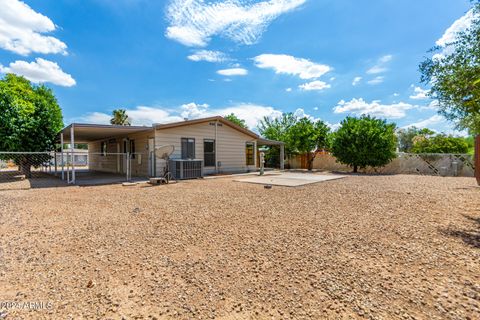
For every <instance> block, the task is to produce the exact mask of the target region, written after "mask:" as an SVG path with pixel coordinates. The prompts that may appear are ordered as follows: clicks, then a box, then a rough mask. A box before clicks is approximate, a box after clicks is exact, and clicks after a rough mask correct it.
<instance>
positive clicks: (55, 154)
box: [53, 151, 58, 176]
mask: <svg viewBox="0 0 480 320" xmlns="http://www.w3.org/2000/svg"><path fill="white" fill-rule="evenodd" d="M53 156H54V157H55V158H54V159H55V160H54V164H55V176H57V173H58V172H57V151H55V152H53Z"/></svg>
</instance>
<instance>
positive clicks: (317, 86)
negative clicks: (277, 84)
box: [298, 80, 331, 91]
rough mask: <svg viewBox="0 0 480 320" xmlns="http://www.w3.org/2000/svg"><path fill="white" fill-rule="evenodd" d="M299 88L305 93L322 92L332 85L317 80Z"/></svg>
mask: <svg viewBox="0 0 480 320" xmlns="http://www.w3.org/2000/svg"><path fill="white" fill-rule="evenodd" d="M298 87H299V88H300V89H302V90H304V91H321V90H325V89H329V88H331V85H329V84H328V83H326V82H323V81H320V80H315V81H312V82H308V83H305V84H302V85H299V86H298Z"/></svg>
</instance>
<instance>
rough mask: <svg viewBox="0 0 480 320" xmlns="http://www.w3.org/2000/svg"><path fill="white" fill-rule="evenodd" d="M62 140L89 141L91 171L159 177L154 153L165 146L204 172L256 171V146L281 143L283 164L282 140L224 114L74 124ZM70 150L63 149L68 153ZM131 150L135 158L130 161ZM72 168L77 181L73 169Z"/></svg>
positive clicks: (162, 165)
mask: <svg viewBox="0 0 480 320" xmlns="http://www.w3.org/2000/svg"><path fill="white" fill-rule="evenodd" d="M59 140H60V142H61V143H62V145H63V143H69V144H70V145H74V144H76V143H87V144H88V159H89V165H88V167H89V170H90V171H93V172H108V173H117V174H125V173H127V171H129V172H130V174H131V176H134V177H155V176H158V175H160V174H161V173H162V172H163V170H164V168H165V166H166V165H167V164H166V161H165V160H163V159H160V158H158V157H156V156H155V152H154V151H155V149H156V148H159V147H161V146H165V145H173V146H174V148H175V150H174V152H173V154H171V155H170V159H172V160H174V161H178V162H192V163H193V162H195V163H197V166H201V167H200V170H201V175H202V176H203V175H210V174H223V173H240V172H251V171H256V170H257V168H258V167H259V159H258V148H259V147H260V146H267V145H268V146H271V145H277V146H279V147H280V153H281V154H280V163H279V166H280V168H281V169H283V167H284V160H283V159H284V145H283V143H282V142H278V141H271V140H266V139H262V138H261V137H260V136H259V135H258V134H256V133H255V132H253V131H251V130H248V129H245V128H243V127H240V126H238V125H237V124H235V123H233V122H231V121H228V120H226V119H224V118H223V117H220V116H215V117H209V118H203V119H195V120H185V121H181V122H174V123H166V124H154V125H152V126H119V125H102V124H79V123H72V124H70V125H69V126H67V127H65V128H64V129H63V130H62V131H61V132H60V135H59ZM71 151H73V150H70V149H65V150H63V152H64V153H67V154H68V153H69V152H70V153H71ZM127 155H128V157H130V158H131V161H130V162H128V163H127V161H126V159H127ZM171 163H172V162H170V164H171ZM174 164H175V163H174ZM184 166H187V165H184ZM177 169H178V168H177ZM70 170H71V171H72V174H71V175H72V180H73V182H75V168H70ZM170 171H172V168H170Z"/></svg>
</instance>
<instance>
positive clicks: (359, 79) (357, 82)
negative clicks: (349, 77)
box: [352, 77, 362, 86]
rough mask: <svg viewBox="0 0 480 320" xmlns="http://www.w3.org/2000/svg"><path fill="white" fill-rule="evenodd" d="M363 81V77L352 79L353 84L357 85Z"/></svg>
mask: <svg viewBox="0 0 480 320" xmlns="http://www.w3.org/2000/svg"><path fill="white" fill-rule="evenodd" d="M360 81H362V77H355V78H354V79H353V81H352V86H356V85H358V84H359V83H360Z"/></svg>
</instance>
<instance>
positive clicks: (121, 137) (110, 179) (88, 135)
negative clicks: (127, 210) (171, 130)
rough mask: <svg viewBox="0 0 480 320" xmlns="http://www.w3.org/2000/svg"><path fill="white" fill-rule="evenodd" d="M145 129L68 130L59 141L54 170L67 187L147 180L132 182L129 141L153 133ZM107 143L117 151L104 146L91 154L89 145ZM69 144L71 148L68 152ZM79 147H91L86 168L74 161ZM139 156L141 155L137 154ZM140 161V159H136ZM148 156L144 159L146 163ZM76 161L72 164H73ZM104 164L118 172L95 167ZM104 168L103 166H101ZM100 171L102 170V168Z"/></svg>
mask: <svg viewBox="0 0 480 320" xmlns="http://www.w3.org/2000/svg"><path fill="white" fill-rule="evenodd" d="M151 130H152V129H151V127H146V126H119V125H98V124H95V125H93V124H80V123H72V124H71V125H69V126H67V127H65V128H64V129H63V130H62V131H61V132H60V133H59V137H58V142H59V143H60V146H61V148H60V152H59V155H58V159H59V160H58V161H57V162H58V169H57V170H55V172H56V173H58V175H59V176H60V178H61V179H62V180H65V181H66V182H67V183H68V184H76V185H95V184H97V185H98V184H111V183H119V182H125V181H132V180H135V181H136V180H139V179H140V180H145V178H137V177H134V178H132V175H131V162H132V161H131V160H132V159H131V158H135V157H134V156H133V157H132V153H131V152H130V151H131V150H130V147H131V146H130V145H128V144H127V142H128V137H129V136H130V135H132V134H141V133H143V132H148V131H151ZM99 141H104V143H105V146H106V144H107V143H109V144H110V145H115V149H114V150H113V151H114V152H112V150H108V152H107V150H106V147H105V148H103V146H104V144H103V143H102V145H101V146H102V147H101V148H100V149H99V150H92V149H91V148H90V145H91V144H92V143H98V142H99ZM66 144H68V145H69V148H65V145H66ZM77 144H89V150H88V158H87V163H86V165H79V164H78V162H77V161H75V159H76V157H77V156H78V154H79V152H78V149H75V148H74V146H75V145H77ZM138 154H140V153H138ZM137 158H141V156H137ZM147 158H148V156H147V154H146V155H145V159H147ZM72 159H73V160H72ZM98 161H103V162H105V163H109V164H112V165H113V166H114V168H115V170H113V171H112V170H110V171H107V170H98V169H99V166H98V165H97V166H93V165H92V164H93V162H98ZM100 167H101V166H100ZM100 169H101V168H100Z"/></svg>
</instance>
